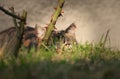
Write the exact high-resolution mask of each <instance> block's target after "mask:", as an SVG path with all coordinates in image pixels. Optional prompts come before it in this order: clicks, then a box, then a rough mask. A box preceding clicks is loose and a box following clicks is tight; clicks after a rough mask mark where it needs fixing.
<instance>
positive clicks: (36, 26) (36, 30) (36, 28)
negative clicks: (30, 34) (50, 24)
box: [35, 24, 38, 34]
mask: <svg viewBox="0 0 120 79" xmlns="http://www.w3.org/2000/svg"><path fill="white" fill-rule="evenodd" d="M35 33H36V34H37V33H38V25H37V24H36V25H35Z"/></svg>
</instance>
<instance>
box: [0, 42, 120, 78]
mask: <svg viewBox="0 0 120 79" xmlns="http://www.w3.org/2000/svg"><path fill="white" fill-rule="evenodd" d="M119 73H120V51H119V50H112V49H110V48H107V47H105V46H103V45H101V44H100V43H98V44H92V43H86V44H79V45H78V46H73V48H72V49H71V50H69V51H68V50H66V51H64V52H62V54H57V53H56V52H55V50H54V48H51V49H49V50H46V49H44V48H41V49H40V50H39V51H38V52H30V53H26V51H25V50H22V51H21V52H20V54H19V56H18V58H17V59H15V58H14V57H7V58H3V59H1V60H0V79H119V78H120V75H119Z"/></svg>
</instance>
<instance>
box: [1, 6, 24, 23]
mask: <svg viewBox="0 0 120 79" xmlns="http://www.w3.org/2000/svg"><path fill="white" fill-rule="evenodd" d="M0 10H1V11H2V12H4V13H5V14H7V15H9V16H12V17H14V18H16V19H18V20H21V21H24V19H23V18H21V17H19V16H18V15H15V14H13V13H11V12H9V11H8V10H7V9H5V8H4V7H2V6H0Z"/></svg>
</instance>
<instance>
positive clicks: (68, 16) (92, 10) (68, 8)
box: [0, 0, 120, 49]
mask: <svg viewBox="0 0 120 79" xmlns="http://www.w3.org/2000/svg"><path fill="white" fill-rule="evenodd" d="M65 1H66V2H65V5H64V8H63V10H64V13H63V17H60V18H59V19H58V21H57V24H56V27H57V28H58V29H59V30H61V29H65V28H67V27H68V26H69V25H70V24H71V23H75V24H76V26H77V29H76V38H77V41H78V42H80V43H85V42H86V41H89V42H95V43H96V42H98V41H99V40H100V38H101V36H102V34H105V33H106V32H107V30H108V29H110V33H109V37H110V40H111V45H112V47H116V48H119V49H120V36H119V35H120V0H65ZM57 2H58V0H0V5H2V6H4V7H6V8H9V7H11V6H13V7H14V8H15V11H16V12H17V13H21V12H22V10H23V9H25V10H27V12H28V18H27V25H29V26H33V27H34V26H35V24H38V25H40V26H46V24H48V23H49V22H50V19H51V15H52V14H53V13H54V8H55V6H56V5H57ZM12 26H13V22H12V18H11V17H9V16H7V15H5V14H4V13H3V12H1V11H0V31H2V30H4V29H6V28H9V27H12Z"/></svg>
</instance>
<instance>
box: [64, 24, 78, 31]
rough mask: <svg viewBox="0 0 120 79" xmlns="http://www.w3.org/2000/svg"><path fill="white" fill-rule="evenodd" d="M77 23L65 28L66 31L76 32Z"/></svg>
mask: <svg viewBox="0 0 120 79" xmlns="http://www.w3.org/2000/svg"><path fill="white" fill-rule="evenodd" d="M76 28H77V27H76V25H75V24H74V23H72V24H71V25H70V26H69V27H68V28H66V29H65V32H66V33H75V29H76Z"/></svg>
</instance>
